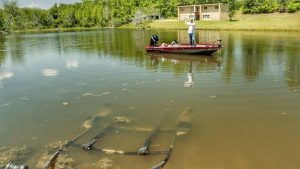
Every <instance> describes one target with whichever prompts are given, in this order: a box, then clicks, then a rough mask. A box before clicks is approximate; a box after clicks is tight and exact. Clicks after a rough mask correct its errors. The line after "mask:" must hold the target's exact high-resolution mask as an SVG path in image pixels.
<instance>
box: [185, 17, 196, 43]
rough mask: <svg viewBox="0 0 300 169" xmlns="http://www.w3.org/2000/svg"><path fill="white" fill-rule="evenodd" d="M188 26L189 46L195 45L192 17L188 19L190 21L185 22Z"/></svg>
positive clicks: (194, 25)
mask: <svg viewBox="0 0 300 169" xmlns="http://www.w3.org/2000/svg"><path fill="white" fill-rule="evenodd" d="M186 24H187V26H188V34H189V39H190V45H191V46H196V44H195V27H196V24H195V23H194V20H193V19H190V22H186Z"/></svg>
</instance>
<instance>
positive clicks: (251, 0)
mask: <svg viewBox="0 0 300 169" xmlns="http://www.w3.org/2000/svg"><path fill="white" fill-rule="evenodd" d="M279 7H280V5H279V4H278V2H277V0H244V3H243V13H246V14H247V13H251V14H254V13H272V12H275V11H278V10H279Z"/></svg>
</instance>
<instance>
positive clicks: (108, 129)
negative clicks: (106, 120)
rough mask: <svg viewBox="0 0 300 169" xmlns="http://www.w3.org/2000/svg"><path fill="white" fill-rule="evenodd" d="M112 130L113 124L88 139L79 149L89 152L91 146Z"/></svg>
mask: <svg viewBox="0 0 300 169" xmlns="http://www.w3.org/2000/svg"><path fill="white" fill-rule="evenodd" d="M112 130H114V127H113V122H112V123H110V124H109V125H108V126H106V127H104V128H103V129H102V130H101V131H100V132H99V133H98V134H97V135H96V136H94V137H93V138H92V139H90V140H89V141H88V142H87V143H85V144H82V145H81V147H82V148H83V149H85V150H91V149H92V148H93V145H94V144H96V142H97V141H98V140H100V139H101V138H103V137H104V136H105V135H106V134H108V133H109V132H111V131H112Z"/></svg>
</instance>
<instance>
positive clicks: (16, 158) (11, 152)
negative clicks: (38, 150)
mask: <svg viewBox="0 0 300 169" xmlns="http://www.w3.org/2000/svg"><path fill="white" fill-rule="evenodd" d="M29 153H30V151H29V149H28V148H27V146H22V147H14V148H8V147H1V148H0V169H1V167H3V166H5V165H6V164H8V163H10V162H13V163H16V164H23V163H24V162H25V159H26V158H27V157H28V154H29ZM3 168H4V167H3Z"/></svg>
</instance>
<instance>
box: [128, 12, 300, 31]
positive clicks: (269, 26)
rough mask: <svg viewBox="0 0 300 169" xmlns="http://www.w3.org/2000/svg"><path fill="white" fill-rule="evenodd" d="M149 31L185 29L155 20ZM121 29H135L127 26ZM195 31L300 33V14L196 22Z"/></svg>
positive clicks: (174, 22) (181, 24) (177, 23)
mask: <svg viewBox="0 0 300 169" xmlns="http://www.w3.org/2000/svg"><path fill="white" fill-rule="evenodd" d="M149 26H150V29H186V28H187V26H186V25H185V23H184V22H183V21H177V20H176V19H169V20H157V21H153V22H152V23H150V24H149ZM122 28H135V26H134V25H133V24H127V25H124V26H122ZM196 28H197V29H207V30H268V31H300V12H297V13H293V14H288V13H282V14H281V13H272V14H256V15H243V14H238V15H236V18H235V21H196Z"/></svg>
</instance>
